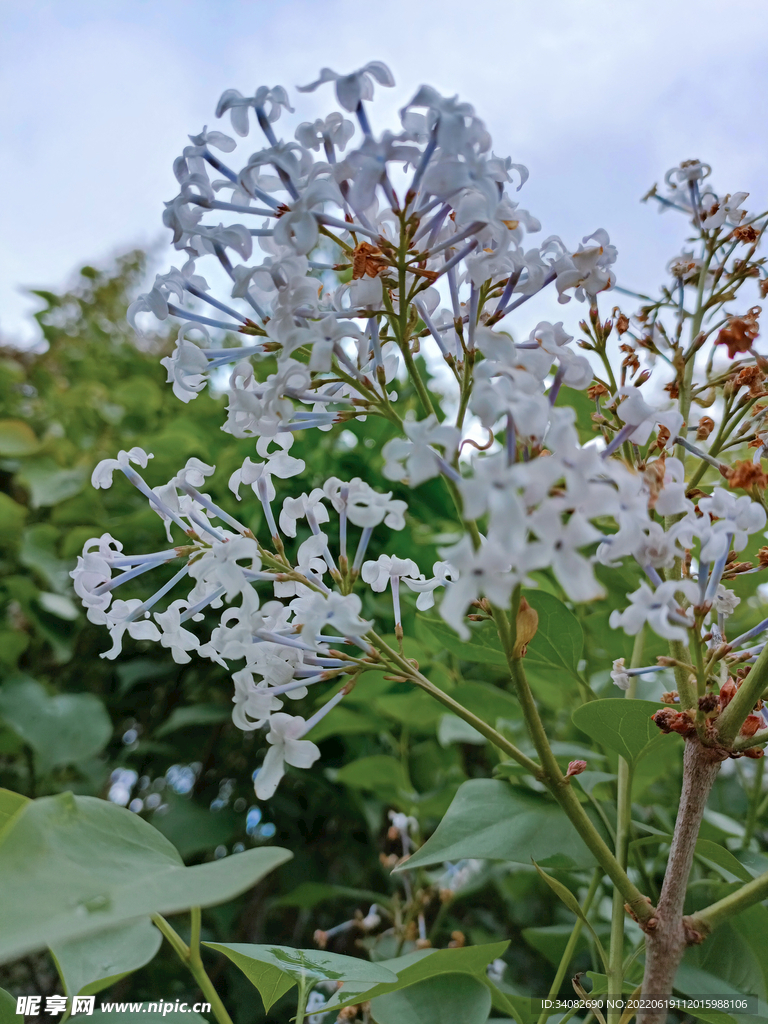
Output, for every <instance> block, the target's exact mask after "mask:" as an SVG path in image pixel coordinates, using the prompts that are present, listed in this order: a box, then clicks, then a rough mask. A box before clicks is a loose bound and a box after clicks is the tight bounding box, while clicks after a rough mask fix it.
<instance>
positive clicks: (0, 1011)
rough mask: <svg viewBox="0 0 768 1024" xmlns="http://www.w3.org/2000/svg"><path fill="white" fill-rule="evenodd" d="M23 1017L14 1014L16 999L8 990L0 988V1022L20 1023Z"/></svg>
mask: <svg viewBox="0 0 768 1024" xmlns="http://www.w3.org/2000/svg"><path fill="white" fill-rule="evenodd" d="M23 1020H24V1018H23V1017H21V1015H17V1014H16V1000H15V999H14V997H13V996H12V995H11V993H10V992H6V991H5V989H4V988H0V1024H22V1022H23Z"/></svg>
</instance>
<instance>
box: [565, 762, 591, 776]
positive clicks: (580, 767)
mask: <svg viewBox="0 0 768 1024" xmlns="http://www.w3.org/2000/svg"><path fill="white" fill-rule="evenodd" d="M586 770H587V762H586V761H571V762H570V764H569V765H568V771H567V772H566V773H565V777H566V779H570V778H572V776H574V775H581V773H582V772H584V771H586Z"/></svg>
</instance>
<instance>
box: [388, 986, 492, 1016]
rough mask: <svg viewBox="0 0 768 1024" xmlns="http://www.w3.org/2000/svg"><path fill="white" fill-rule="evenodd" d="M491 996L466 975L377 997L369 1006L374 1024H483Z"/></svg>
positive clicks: (485, 988)
mask: <svg viewBox="0 0 768 1024" xmlns="http://www.w3.org/2000/svg"><path fill="white" fill-rule="evenodd" d="M490 1011H491V993H490V991H489V989H488V988H487V987H486V986H485V985H484V984H483V982H482V981H481V980H480V979H479V978H473V977H472V976H471V975H469V974H443V975H441V976H440V977H439V978H428V979H427V980H426V981H421V982H419V983H418V984H417V985H412V986H411V987H410V988H406V989H402V990H401V991H399V992H392V993H391V994H389V995H386V996H379V997H378V998H377V999H375V1000H374V1001H373V1002H372V1004H371V1013H372V1014H373V1016H374V1019H375V1020H376V1021H377V1022H378V1024H445V1022H446V1021H451V1024H485V1022H486V1021H487V1020H488V1014H489V1013H490Z"/></svg>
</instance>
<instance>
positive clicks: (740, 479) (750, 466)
mask: <svg viewBox="0 0 768 1024" xmlns="http://www.w3.org/2000/svg"><path fill="white" fill-rule="evenodd" d="M721 473H723V475H724V476H725V479H726V480H727V481H728V486H729V487H730V489H731V490H732V491H735V490H742V491H748V490H751V489H752V488H753V487H758V488H759V489H760V490H761V491H763V490H765V488H766V487H768V477H767V476H766V475H765V473H764V472H763V468H762V466H760V465H758V464H757V463H754V462H751V461H750V460H749V459H744V460H743V461H741V462H734V464H733V465H732V466H731V467H730V469H726V470H721Z"/></svg>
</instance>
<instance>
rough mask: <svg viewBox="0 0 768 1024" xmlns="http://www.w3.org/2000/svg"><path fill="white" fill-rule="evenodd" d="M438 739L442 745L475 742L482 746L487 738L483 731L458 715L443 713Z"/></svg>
mask: <svg viewBox="0 0 768 1024" xmlns="http://www.w3.org/2000/svg"><path fill="white" fill-rule="evenodd" d="M437 739H438V742H439V744H440V746H441V747H447V746H450V744H451V743H473V744H475V745H476V746H482V745H483V743H486V742H487V740H486V738H485V736H483V734H482V733H481V732H478V731H477V729H474V728H473V727H472V726H471V725H470V724H469V722H465V721H464V719H463V718H459V716H458V715H442V716H441V718H440V724H439V725H438V727H437Z"/></svg>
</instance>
